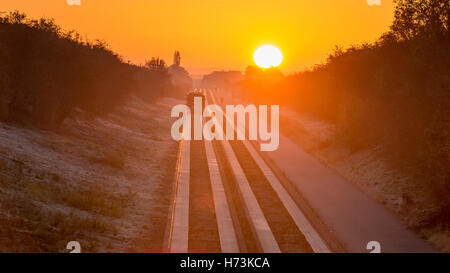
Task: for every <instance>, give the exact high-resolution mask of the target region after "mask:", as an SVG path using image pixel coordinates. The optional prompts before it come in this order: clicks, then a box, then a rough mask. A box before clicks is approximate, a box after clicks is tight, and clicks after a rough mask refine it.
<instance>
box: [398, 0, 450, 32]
mask: <svg viewBox="0 0 450 273" xmlns="http://www.w3.org/2000/svg"><path fill="white" fill-rule="evenodd" d="M395 3H396V7H395V11H394V22H393V24H392V26H391V32H392V34H393V35H394V37H395V38H396V39H402V40H410V39H412V38H414V37H416V36H417V35H419V34H425V35H433V36H435V37H437V38H448V36H449V32H448V31H449V24H450V21H449V19H450V7H449V3H450V1H448V0H395Z"/></svg>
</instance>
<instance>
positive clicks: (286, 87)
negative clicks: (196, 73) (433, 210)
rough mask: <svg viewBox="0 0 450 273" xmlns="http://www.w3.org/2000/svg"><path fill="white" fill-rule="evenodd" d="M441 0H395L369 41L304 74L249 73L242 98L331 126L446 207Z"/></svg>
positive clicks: (448, 177) (447, 88)
mask: <svg viewBox="0 0 450 273" xmlns="http://www.w3.org/2000/svg"><path fill="white" fill-rule="evenodd" d="M449 12H450V9H449V1H448V0H399V1H396V8H395V13H394V21H393V24H392V26H391V28H390V30H389V31H388V32H387V33H386V34H384V35H383V36H382V37H381V38H380V39H379V40H378V41H377V42H375V43H373V44H363V45H360V46H353V47H351V48H348V49H346V50H343V49H341V48H336V50H335V51H334V52H333V53H332V54H331V55H330V56H329V58H328V60H327V62H326V63H325V64H322V65H318V66H316V67H314V68H313V69H311V70H309V71H305V72H302V73H298V74H295V75H290V76H286V77H283V76H280V74H279V73H277V72H276V70H275V71H274V70H273V69H272V70H267V71H261V70H258V69H256V68H252V69H250V71H249V70H248V71H247V73H246V79H245V80H244V81H243V84H242V86H243V93H244V95H245V96H247V98H249V99H252V100H254V101H258V100H259V101H260V102H261V101H264V100H265V102H266V103H271V104H273V103H279V104H281V106H283V105H287V106H290V107H292V108H294V109H297V110H298V111H301V112H304V113H309V114H313V115H315V116H318V117H320V118H322V119H325V120H328V121H331V122H333V123H335V124H336V125H337V137H336V139H335V141H339V142H341V143H343V144H345V145H346V146H347V147H349V148H351V149H353V150H355V151H356V150H359V149H361V148H368V147H376V146H382V147H385V152H386V157H388V158H389V159H391V162H392V163H393V164H395V165H396V166H398V167H399V168H403V169H405V170H406V171H407V173H409V174H413V175H415V176H416V177H417V178H418V179H421V180H423V181H425V183H427V185H428V186H429V187H431V188H433V189H434V191H435V193H436V197H437V198H438V199H437V200H441V202H442V205H443V210H442V212H446V213H447V221H449V220H448V215H449V214H448V211H450V201H449V196H450V172H449V166H450V78H449V77H450V54H449V49H450V43H449V41H450V39H449Z"/></svg>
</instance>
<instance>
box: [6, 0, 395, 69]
mask: <svg viewBox="0 0 450 273" xmlns="http://www.w3.org/2000/svg"><path fill="white" fill-rule="evenodd" d="M16 9H17V10H20V11H23V12H25V13H27V14H28V15H29V16H30V17H31V18H39V17H53V18H55V20H56V22H57V23H58V24H59V25H61V26H62V27H63V28H64V29H75V30H77V31H78V32H79V33H81V34H82V35H83V36H87V37H88V38H89V39H92V40H94V39H103V40H105V41H107V42H108V44H110V45H111V47H112V49H113V50H114V51H116V52H118V53H119V54H120V55H121V56H123V58H124V59H125V60H131V61H132V62H134V63H138V64H139V63H143V62H144V61H145V60H146V59H150V58H151V57H153V56H155V57H156V56H157V57H161V58H163V59H165V60H166V61H167V62H168V63H172V54H173V52H174V51H175V50H179V51H180V52H181V56H182V65H183V66H185V67H186V68H187V69H188V70H189V71H190V72H191V73H192V74H194V75H199V74H204V73H208V72H211V71H213V70H244V69H245V67H246V66H248V65H253V64H254V62H253V53H254V51H255V50H256V49H257V48H258V47H259V46H261V45H264V44H272V45H274V46H276V47H278V48H279V49H280V50H281V51H282V52H283V57H284V59H283V63H282V64H281V65H280V69H281V70H282V71H283V72H285V73H291V72H295V71H301V70H303V69H304V68H307V67H310V66H312V65H314V64H317V63H322V62H323V61H325V60H326V58H327V56H328V54H329V53H330V52H331V51H332V50H333V48H334V46H335V45H340V46H344V47H346V46H350V45H352V44H360V43H362V42H372V41H375V40H376V39H377V38H378V37H379V36H380V35H381V34H382V33H383V32H385V31H387V30H388V27H389V25H390V23H391V22H392V16H393V3H392V0H389V1H388V0H383V1H382V4H381V5H380V6H369V5H368V3H367V1H366V0H340V1H336V0H321V1H313V0H309V1H306V0H304V1H301V0H277V1H273V0H270V1H269V0H245V1H242V0H227V1H219V0H214V1H211V0H209V1H207V0H201V1H200V0H189V1H187V0H186V1H181V0H158V1H154V0H129V1H123V0H81V5H80V6H69V5H67V3H66V0H39V1H36V0H0V11H11V10H16Z"/></svg>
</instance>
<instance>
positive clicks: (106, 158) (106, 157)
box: [90, 151, 125, 170]
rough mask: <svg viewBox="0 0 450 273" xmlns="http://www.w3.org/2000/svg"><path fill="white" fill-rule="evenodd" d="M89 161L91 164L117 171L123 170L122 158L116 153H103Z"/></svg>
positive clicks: (123, 162)
mask: <svg viewBox="0 0 450 273" xmlns="http://www.w3.org/2000/svg"><path fill="white" fill-rule="evenodd" d="M90 161H91V162H92V163H97V164H102V165H105V166H109V167H111V168H113V169H117V170H123V169H124V168H125V161H124V158H123V156H122V155H121V154H119V153H118V152H113V151H109V152H103V153H102V154H101V155H100V156H94V157H91V158H90Z"/></svg>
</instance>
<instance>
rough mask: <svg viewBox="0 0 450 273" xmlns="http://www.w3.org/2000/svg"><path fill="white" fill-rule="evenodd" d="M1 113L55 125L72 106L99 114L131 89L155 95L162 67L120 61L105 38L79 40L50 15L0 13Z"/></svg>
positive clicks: (162, 82)
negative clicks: (142, 65) (62, 28)
mask: <svg viewBox="0 0 450 273" xmlns="http://www.w3.org/2000/svg"><path fill="white" fill-rule="evenodd" d="M0 41H1V42H0V48H1V49H2V50H1V51H0V52H1V53H0V55H1V56H0V57H1V58H0V99H1V102H0V118H2V119H7V120H9V121H12V122H19V123H23V124H29V125H35V126H38V127H41V128H44V129H55V128H57V127H58V126H59V124H61V122H62V121H63V120H64V119H65V118H66V117H67V116H68V115H69V114H70V113H71V111H72V109H74V108H81V109H83V110H86V111H87V112H89V113H91V114H93V115H98V114H102V113H105V112H107V111H109V110H111V109H113V108H114V107H116V106H118V105H120V104H121V103H122V102H123V101H124V99H125V98H126V97H127V96H128V95H129V94H130V93H131V92H134V93H136V94H139V95H141V96H144V97H145V98H146V99H154V98H155V97H157V96H158V95H161V93H162V91H163V90H164V89H165V88H169V87H168V86H167V85H168V82H169V81H168V75H167V73H165V74H164V73H160V72H159V71H152V70H150V69H149V68H147V67H140V66H135V65H132V64H129V63H124V62H123V61H122V60H121V58H120V57H119V56H118V55H117V54H116V53H114V52H113V51H111V50H110V49H108V46H107V45H106V43H105V42H103V41H100V40H97V41H95V42H90V41H83V40H81V39H80V35H79V34H77V33H76V32H74V31H69V32H64V31H62V30H61V28H60V27H59V26H57V25H56V24H55V22H54V21H53V20H52V19H40V20H29V19H27V18H26V15H25V14H22V13H20V12H12V13H10V14H9V15H7V16H5V17H0Z"/></svg>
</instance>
